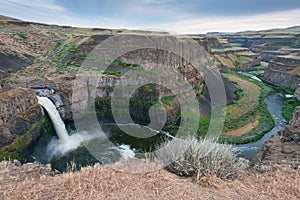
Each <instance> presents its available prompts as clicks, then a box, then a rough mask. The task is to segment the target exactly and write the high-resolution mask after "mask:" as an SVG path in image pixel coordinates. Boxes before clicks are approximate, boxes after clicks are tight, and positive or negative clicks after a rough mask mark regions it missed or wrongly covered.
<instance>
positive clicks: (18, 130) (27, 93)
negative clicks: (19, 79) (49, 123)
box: [0, 88, 43, 147]
mask: <svg viewBox="0 0 300 200" xmlns="http://www.w3.org/2000/svg"><path fill="white" fill-rule="evenodd" d="M35 96H36V95H35V92H34V91H33V90H31V89H24V88H16V89H9V90H2V91H1V93H0V111H1V112H0V147H2V146H5V145H8V144H10V143H12V142H13V141H14V139H15V138H17V137H19V136H21V135H23V134H25V133H26V132H27V131H28V130H29V129H30V128H31V126H32V125H33V124H35V123H38V122H41V120H42V115H43V113H42V109H41V106H40V105H39V104H38V101H37V98H36V97H35ZM28 143H30V141H28Z"/></svg>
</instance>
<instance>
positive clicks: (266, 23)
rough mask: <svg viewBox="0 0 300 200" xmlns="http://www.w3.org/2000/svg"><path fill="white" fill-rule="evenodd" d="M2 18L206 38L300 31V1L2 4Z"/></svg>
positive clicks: (22, 0) (42, 0)
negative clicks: (296, 28) (297, 28)
mask: <svg viewBox="0 0 300 200" xmlns="http://www.w3.org/2000/svg"><path fill="white" fill-rule="evenodd" d="M0 15H6V16H10V17H14V18H18V19H22V20H25V21H34V22H42V23H48V24H58V25H70V26H78V27H95V28H96V27H97V28H127V29H143V30H158V31H168V32H171V33H174V34H200V33H206V32H216V31H217V32H237V31H245V30H264V29H271V28H285V27H290V26H295V25H300V0H123V1H122V0H31V1H28V0H0Z"/></svg>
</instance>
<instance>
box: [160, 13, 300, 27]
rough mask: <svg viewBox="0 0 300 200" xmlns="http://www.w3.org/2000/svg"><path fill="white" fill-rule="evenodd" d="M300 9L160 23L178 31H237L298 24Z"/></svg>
mask: <svg viewBox="0 0 300 200" xmlns="http://www.w3.org/2000/svg"><path fill="white" fill-rule="evenodd" d="M299 23H300V9H296V10H291V11H283V12H273V13H267V14H257V15H249V16H236V17H221V16H220V17H200V18H196V19H188V20H182V21H178V22H174V23H168V24H164V25H161V26H162V27H165V28H166V29H169V30H174V31H176V32H178V33H206V32H212V31H214V32H215V31H219V32H237V31H245V30H265V29H271V28H285V27H289V26H295V25H299Z"/></svg>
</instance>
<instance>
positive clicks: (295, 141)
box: [254, 107, 300, 164]
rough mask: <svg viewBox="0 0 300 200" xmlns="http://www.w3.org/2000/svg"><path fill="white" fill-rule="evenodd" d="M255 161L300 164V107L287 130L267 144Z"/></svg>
mask: <svg viewBox="0 0 300 200" xmlns="http://www.w3.org/2000/svg"><path fill="white" fill-rule="evenodd" d="M254 161H255V162H260V163H264V162H272V163H297V164H300V107H297V108H296V109H295V111H294V115H293V117H292V119H291V120H290V122H289V124H288V125H287V126H286V128H284V129H283V130H281V131H280V132H279V133H278V134H277V135H274V136H273V137H272V138H271V139H270V140H269V141H268V142H266V144H265V145H264V146H263V148H262V149H261V150H260V152H259V153H258V154H257V155H256V156H255V158H254Z"/></svg>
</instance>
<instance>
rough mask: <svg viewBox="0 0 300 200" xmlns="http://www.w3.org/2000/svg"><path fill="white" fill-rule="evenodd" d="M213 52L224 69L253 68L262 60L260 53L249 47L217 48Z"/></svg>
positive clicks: (219, 65) (243, 69)
mask: <svg viewBox="0 0 300 200" xmlns="http://www.w3.org/2000/svg"><path fill="white" fill-rule="evenodd" d="M212 54H213V56H214V57H215V60H216V63H217V64H218V67H219V68H220V69H222V70H228V69H230V70H242V71H247V70H252V69H253V67H254V66H256V65H260V62H261V56H260V54H256V53H253V52H251V51H250V50H249V49H248V48H227V49H226V48H225V49H222V50H215V51H213V52H212Z"/></svg>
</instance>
